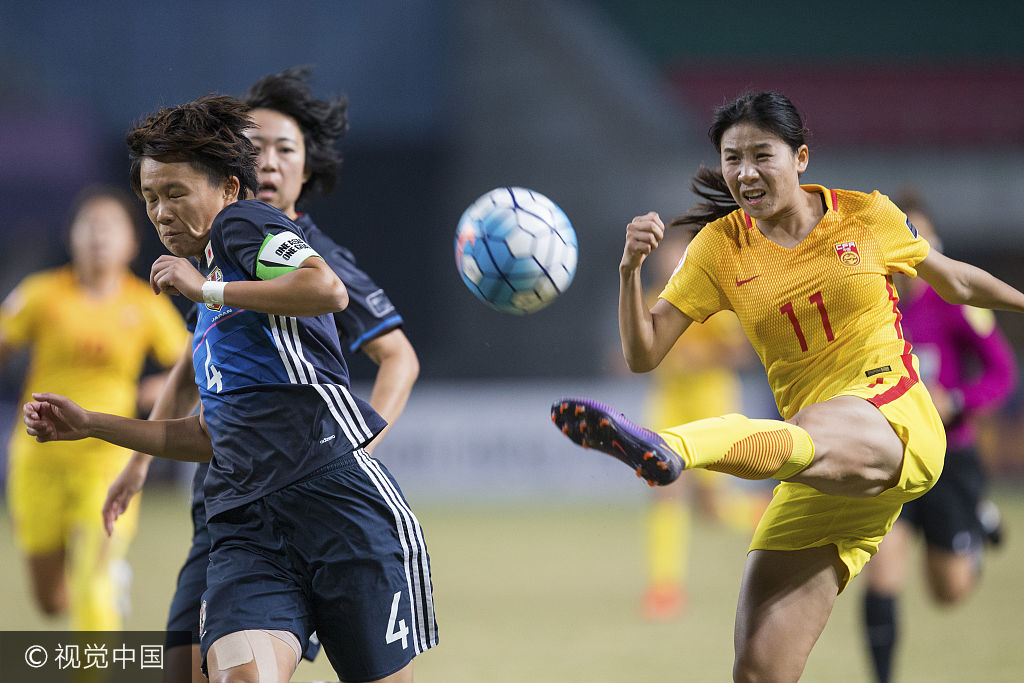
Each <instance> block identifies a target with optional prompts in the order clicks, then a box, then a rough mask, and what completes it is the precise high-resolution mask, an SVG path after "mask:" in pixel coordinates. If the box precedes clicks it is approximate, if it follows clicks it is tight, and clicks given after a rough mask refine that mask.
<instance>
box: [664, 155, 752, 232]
mask: <svg viewBox="0 0 1024 683" xmlns="http://www.w3.org/2000/svg"><path fill="white" fill-rule="evenodd" d="M690 190H691V191H693V193H694V194H695V195H697V196H698V197H700V198H701V199H703V200H704V201H702V202H699V203H698V204H696V205H695V206H694V207H693V208H692V209H690V210H689V211H687V212H686V214H685V215H682V216H679V217H678V218H676V219H674V220H673V221H672V222H671V223H669V226H670V227H677V226H678V227H689V228H692V229H694V230H700V229H701V228H703V227H704V226H705V225H707V224H708V223H710V222H712V221H716V220H718V219H719V218H721V217H722V216H727V215H729V214H730V213H732V212H733V211H735V210H736V209H738V208H740V207H739V205H738V204H737V203H736V200H734V199H733V198H732V193H731V192H729V186H728V185H726V184H725V178H724V177H723V176H722V171H721V169H711V168H708V167H707V166H704V165H703V164H701V167H700V168H699V169H698V170H697V174H696V175H695V176H693V178H692V180H691V181H690Z"/></svg>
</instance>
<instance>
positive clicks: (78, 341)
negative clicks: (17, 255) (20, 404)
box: [0, 188, 187, 630]
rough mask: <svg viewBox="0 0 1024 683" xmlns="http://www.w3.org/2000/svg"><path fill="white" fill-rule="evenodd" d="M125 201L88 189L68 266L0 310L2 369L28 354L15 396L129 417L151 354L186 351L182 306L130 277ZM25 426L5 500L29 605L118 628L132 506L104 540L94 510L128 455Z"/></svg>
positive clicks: (15, 294) (129, 216) (31, 280)
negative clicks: (19, 353) (59, 394)
mask: <svg viewBox="0 0 1024 683" xmlns="http://www.w3.org/2000/svg"><path fill="white" fill-rule="evenodd" d="M132 204H133V203H132V202H131V199H130V198H128V197H127V196H125V195H124V194H123V193H120V192H118V191H116V190H112V189H109V188H94V189H90V190H87V191H85V192H84V193H83V194H82V196H81V197H80V198H79V199H78V200H77V202H76V205H75V208H74V210H73V214H72V215H73V218H72V221H71V225H70V229H69V233H68V246H69V249H70V253H71V262H70V263H69V264H68V265H66V266H63V267H60V268H56V269H53V270H47V271H43V272H40V273H36V274H33V275H30V276H28V277H26V278H25V279H24V280H23V281H22V282H21V283H20V284H19V285H18V286H17V287H16V288H15V289H14V291H12V292H11V293H10V295H8V297H7V298H6V300H5V301H4V303H3V307H2V308H0V362H3V361H5V360H6V359H7V358H8V357H9V356H10V355H11V354H12V353H13V352H14V351H16V350H17V349H19V348H22V347H28V348H29V349H30V352H31V360H30V364H29V369H28V375H27V377H26V378H25V386H24V390H23V397H22V400H27V399H29V398H30V394H31V392H33V391H39V390H40V389H41V388H43V387H56V386H59V387H61V391H64V392H67V393H70V394H73V395H75V396H77V397H81V399H82V401H83V403H84V404H85V405H88V406H90V407H91V408H95V409H97V410H109V411H112V412H121V413H128V414H131V413H134V412H135V405H136V391H137V387H138V382H139V375H140V374H141V372H142V371H143V368H144V364H145V361H146V358H147V356H152V357H154V358H155V359H156V361H157V362H159V363H160V364H162V365H164V366H168V365H171V364H173V363H174V361H175V360H176V359H177V357H178V356H179V355H180V353H181V350H182V349H183V348H185V346H186V345H187V334H186V333H185V330H184V327H183V322H182V319H181V316H180V315H179V314H178V311H177V309H175V308H174V306H173V305H172V304H171V303H170V302H169V301H167V299H166V297H156V296H153V293H152V290H150V288H149V284H148V283H146V282H144V281H142V280H140V279H138V278H136V277H135V276H134V275H133V274H132V273H131V271H130V270H129V264H130V262H131V260H132V259H133V258H134V256H135V253H136V251H137V248H138V247H137V240H136V233H135V225H134V221H133V216H134V214H133V212H132V208H131V207H132ZM20 427H21V425H20V424H19V425H18V426H17V427H16V428H15V429H14V433H13V434H12V436H11V440H10V450H9V461H8V478H7V487H8V491H7V492H8V504H9V506H10V512H11V518H12V519H13V523H14V536H15V539H16V542H17V544H18V547H19V549H20V550H21V552H22V553H23V554H24V555H25V556H26V558H27V559H28V566H29V574H30V577H31V583H32V590H33V595H34V597H35V600H36V603H37V604H38V605H39V608H40V609H41V610H42V611H43V612H44V613H46V614H49V615H59V614H62V613H64V612H65V611H66V610H67V609H68V608H69V606H70V616H71V626H72V628H75V629H82V630H118V629H120V628H121V616H122V615H121V610H120V609H119V606H118V600H119V598H120V597H121V596H119V595H118V585H117V584H118V580H117V577H116V576H115V575H116V574H117V573H119V572H121V571H125V570H127V566H126V565H125V564H124V559H123V558H124V554H125V551H126V549H127V545H128V543H129V541H130V540H131V538H132V536H133V535H134V533H135V528H136V524H137V519H138V510H137V509H136V510H135V513H134V514H133V515H132V516H131V518H130V519H129V520H127V523H126V524H123V525H121V526H120V527H119V528H118V533H117V534H115V535H114V536H113V537H112V538H110V539H109V540H108V539H107V538H106V536H105V534H104V532H103V524H102V520H101V519H100V516H99V514H98V513H97V510H98V509H99V506H100V505H101V504H102V503H103V499H104V496H105V495H106V490H107V485H108V484H109V483H110V480H111V478H113V477H114V476H115V475H116V474H117V473H118V471H120V469H121V467H122V466H123V465H124V463H125V462H126V461H127V459H128V456H129V451H126V450H124V449H122V448H118V447H115V446H111V445H109V444H107V443H105V442H102V441H99V440H96V439H86V440H82V441H78V442H73V443H70V442H69V443H63V444H59V445H51V444H40V443H37V442H36V441H35V439H33V438H31V437H30V436H28V435H27V434H26V433H25V430H24V429H22V428H20ZM69 584H70V586H69ZM123 597H125V598H126V597H127V596H123Z"/></svg>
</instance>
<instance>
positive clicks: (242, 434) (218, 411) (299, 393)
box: [192, 200, 386, 518]
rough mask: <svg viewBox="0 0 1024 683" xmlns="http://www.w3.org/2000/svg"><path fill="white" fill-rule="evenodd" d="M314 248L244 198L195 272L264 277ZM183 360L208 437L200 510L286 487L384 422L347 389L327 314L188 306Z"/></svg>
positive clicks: (222, 219) (220, 221)
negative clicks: (188, 342) (189, 335)
mask: <svg viewBox="0 0 1024 683" xmlns="http://www.w3.org/2000/svg"><path fill="white" fill-rule="evenodd" d="M311 256H317V254H316V252H315V251H314V250H313V249H312V248H311V247H310V246H309V245H308V243H307V242H306V236H305V232H304V230H303V229H302V228H301V227H299V226H298V225H296V224H295V223H293V222H292V221H291V220H289V218H288V217H287V216H286V215H285V214H284V213H282V212H281V211H279V210H278V209H275V208H274V207H272V206H270V205H269V204H265V203H263V202H260V201H255V200H243V201H238V202H235V203H234V204H231V205H229V206H228V207H226V208H225V209H224V210H223V211H221V212H220V213H219V214H218V215H217V217H216V218H215V219H214V221H213V226H212V228H211V230H210V243H209V244H208V245H207V247H206V251H205V253H204V255H203V257H202V258H201V259H200V263H199V267H200V272H202V273H203V275H205V276H206V278H207V279H209V280H218V281H221V280H222V281H225V282H233V281H244V280H269V279H272V278H274V277H278V276H280V275H283V274H285V273H288V272H290V271H292V270H294V269H295V268H297V267H298V266H299V265H300V264H301V263H302V262H303V261H304V260H305V259H306V258H309V257H311ZM196 311H197V314H198V320H197V322H196V329H195V334H194V337H193V343H192V363H193V367H194V369H195V373H196V384H197V385H198V387H199V395H200V398H201V400H202V403H203V416H204V418H205V420H206V424H207V427H208V429H209V431H210V437H211V440H212V442H213V453H214V456H213V460H212V462H211V464H210V470H209V473H208V474H207V477H206V485H205V495H206V514H207V517H208V518H210V517H213V516H214V515H216V514H217V513H218V512H222V511H224V510H229V509H231V508H234V507H237V506H239V505H242V504H244V503H247V502H250V501H253V500H255V499H257V498H260V497H262V496H264V495H266V494H268V493H271V492H272V491H276V490H277V489H280V488H281V487H283V486H287V485H288V484H291V483H293V482H295V481H298V480H299V479H301V478H303V477H304V476H305V475H307V474H309V473H311V472H313V471H314V470H316V469H317V468H319V467H322V466H323V465H325V464H327V463H329V462H331V461H333V460H335V459H337V458H338V457H340V456H342V455H345V454H347V453H349V452H351V451H352V450H353V449H354V448H357V447H359V446H361V445H363V444H365V443H366V442H368V441H369V440H370V439H372V438H373V437H374V436H375V435H376V434H377V433H378V432H379V431H380V430H381V429H382V428H383V427H384V425H385V424H386V423H385V422H384V420H383V418H381V417H380V416H379V415H378V414H377V413H376V412H374V410H373V409H372V408H371V407H370V406H369V405H368V404H367V403H365V402H364V401H362V400H361V399H359V398H357V397H356V396H353V395H352V393H351V392H350V391H349V386H348V385H349V381H348V368H347V366H346V365H345V360H344V358H343V357H342V355H341V345H340V342H339V339H338V333H337V329H336V327H335V323H334V319H333V317H332V316H330V315H321V316H316V317H306V318H299V317H293V316H281V315H273V314H266V313H257V312H255V311H249V310H245V309H233V308H230V307H227V306H223V307H219V306H217V307H214V306H209V305H206V304H202V303H200V304H197V305H196Z"/></svg>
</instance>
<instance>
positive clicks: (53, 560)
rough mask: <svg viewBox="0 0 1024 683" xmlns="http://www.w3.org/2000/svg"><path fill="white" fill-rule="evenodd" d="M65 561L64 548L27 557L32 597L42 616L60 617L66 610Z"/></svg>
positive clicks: (65, 553)
mask: <svg viewBox="0 0 1024 683" xmlns="http://www.w3.org/2000/svg"><path fill="white" fill-rule="evenodd" d="M66 559H67V552H66V550H65V549H64V548H60V549H59V550H55V551H53V552H52V553H46V554H45V555H30V556H29V557H28V569H29V580H30V581H31V583H32V596H33V597H34V598H35V601H36V605H38V606H39V609H40V610H42V612H43V614H45V615H47V616H49V617H57V616H60V615H62V614H65V613H66V612H67V610H68V585H67V579H66V577H65V575H64V567H65V561H66Z"/></svg>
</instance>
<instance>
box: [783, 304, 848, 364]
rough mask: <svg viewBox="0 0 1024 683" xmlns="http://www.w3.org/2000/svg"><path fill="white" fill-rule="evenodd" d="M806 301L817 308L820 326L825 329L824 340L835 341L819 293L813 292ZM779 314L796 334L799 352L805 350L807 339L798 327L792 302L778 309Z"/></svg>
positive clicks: (798, 323) (798, 322)
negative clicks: (787, 319)
mask: <svg viewBox="0 0 1024 683" xmlns="http://www.w3.org/2000/svg"><path fill="white" fill-rule="evenodd" d="M807 301H808V302H810V303H812V304H814V305H815V306H817V307H818V314H819V315H820V316H821V326H822V327H823V328H824V329H825V339H826V340H828V341H832V340H833V339H835V335H833V334H832V323H831V322H829V319H828V311H826V310H825V300H824V299H823V298H822V296H821V292H815V293H814V294H812V295H810V296H809V297H807ZM779 312H780V313H783V314H784V315H785V316H786V317H787V318H789V322H790V323H792V325H793V331H794V332H795V333H796V339H797V341H798V342H800V350H801V351H806V350H807V339H806V338H805V337H804V331H803V329H801V327H800V321H799V320H797V317H796V312H795V311H794V310H793V302H792V301H787V302H786V303H785V304H783V305H782V306H780V307H779Z"/></svg>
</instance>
